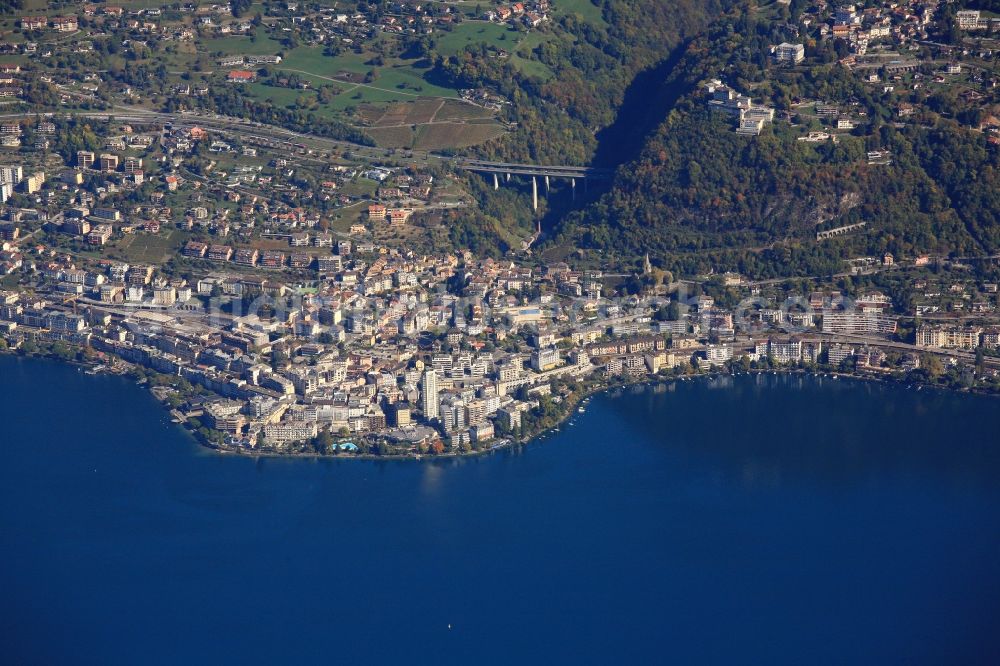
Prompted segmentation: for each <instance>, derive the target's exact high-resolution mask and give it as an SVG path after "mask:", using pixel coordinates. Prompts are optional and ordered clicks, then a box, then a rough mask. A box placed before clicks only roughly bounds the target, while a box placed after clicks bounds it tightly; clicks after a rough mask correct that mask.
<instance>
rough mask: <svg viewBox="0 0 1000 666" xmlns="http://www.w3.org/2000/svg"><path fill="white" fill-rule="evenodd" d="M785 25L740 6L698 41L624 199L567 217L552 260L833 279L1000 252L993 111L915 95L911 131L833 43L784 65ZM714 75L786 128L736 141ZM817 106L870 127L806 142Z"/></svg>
mask: <svg viewBox="0 0 1000 666" xmlns="http://www.w3.org/2000/svg"><path fill="white" fill-rule="evenodd" d="M783 11H785V12H787V10H783ZM782 18H787V16H784V17H783V16H781V15H778V16H777V17H776V16H775V15H774V14H773V13H767V14H765V13H764V12H749V13H748V12H738V11H734V12H733V13H732V14H731V15H729V16H726V17H723V18H722V19H720V20H719V21H717V22H716V23H715V24H714V25H713V27H712V28H711V29H710V30H708V31H707V32H706V34H704V35H703V36H701V37H699V38H697V39H695V40H694V41H693V42H691V43H690V44H689V45H688V47H687V49H686V52H685V54H684V55H683V57H681V58H680V60H679V62H678V64H677V66H676V67H675V68H674V70H673V71H672V72H671V73H670V74H669V75H668V76H667V77H666V79H665V80H662V81H661V82H660V83H659V85H660V86H661V87H673V88H679V89H683V90H685V91H686V93H685V94H684V95H683V96H682V97H681V98H680V99H679V100H678V101H677V103H676V104H675V105H674V106H673V107H670V108H663V109H660V113H661V117H663V121H662V124H661V125H660V127H659V129H658V130H657V131H656V132H655V134H654V135H653V136H651V137H650V138H649V140H648V141H647V142H646V144H645V146H644V147H643V149H642V151H641V155H639V156H638V158H637V159H635V160H633V161H632V162H630V163H628V164H626V165H624V166H622V167H621V168H620V169H619V170H618V173H617V176H616V179H615V182H614V185H613V187H612V189H611V190H610V191H609V192H608V193H607V194H606V195H604V196H603V197H602V198H601V200H600V201H598V202H597V203H595V204H593V205H591V206H589V207H588V208H586V209H585V210H583V211H578V212H575V213H573V214H571V215H569V216H568V217H567V218H566V219H565V220H564V221H563V223H562V225H561V226H560V227H559V229H558V234H557V237H556V238H554V239H553V240H552V241H551V242H550V251H551V252H552V254H553V255H557V254H560V253H565V251H566V250H568V249H571V248H585V249H591V250H597V251H600V252H601V253H602V254H601V256H602V257H603V258H604V260H605V261H608V260H611V261H612V262H615V263H618V264H619V265H623V266H629V265H635V263H636V262H637V261H638V260H639V258H641V257H642V256H643V255H644V254H645V253H646V252H649V253H650V255H651V257H652V259H653V262H654V264H658V265H660V266H662V267H664V268H667V269H670V270H674V271H679V272H682V273H685V274H692V273H702V272H708V271H712V270H714V271H723V270H736V271H740V272H742V273H746V274H750V275H755V276H775V275H785V274H793V273H798V274H818V273H827V272H832V271H834V270H839V269H842V268H843V263H842V260H843V259H844V258H847V257H854V256H859V255H870V254H877V253H881V252H885V251H888V252H893V253H895V254H896V255H897V256H912V255H914V254H916V253H923V252H929V253H941V254H951V255H953V256H963V255H965V254H981V253H993V252H997V251H998V250H1000V159H998V149H997V146H996V145H990V144H989V143H988V142H987V140H986V137H985V135H984V133H983V132H980V131H978V130H977V128H976V125H978V123H979V122H980V121H981V120H982V117H983V115H984V112H983V110H982V109H981V108H979V107H977V106H976V105H975V104H969V103H963V102H962V101H961V99H959V98H958V97H957V96H956V95H953V94H950V93H948V92H947V91H944V92H935V93H933V94H931V93H928V92H924V91H923V90H919V86H914V90H915V91H916V92H913V93H912V95H911V96H910V97H904V98H902V99H903V100H904V102H905V100H909V101H911V102H912V103H913V106H915V107H916V113H915V114H914V115H913V116H910V117H908V118H907V119H906V122H905V123H902V122H898V121H897V118H896V113H897V109H898V108H899V106H900V105H901V104H902V103H904V102H901V101H900V99H901V98H900V96H899V95H898V94H896V95H890V94H889V93H887V92H885V91H884V89H883V88H881V87H878V86H872V85H865V84H864V83H863V79H862V78H861V77H860V76H859V75H858V74H857V73H856V72H851V71H850V70H849V69H847V68H845V67H843V66H841V65H839V64H837V60H838V57H839V56H840V55H841V54H838V53H837V52H836V50H835V48H836V45H834V44H833V43H832V42H825V43H818V44H817V43H814V42H807V55H808V60H807V64H806V65H804V66H800V67H794V68H777V67H775V66H774V65H773V64H772V63H771V62H770V61H769V58H768V52H769V48H770V46H771V45H774V44H778V43H780V42H783V41H786V40H790V39H793V38H794V37H795V35H794V33H793V32H792V31H791V30H790V26H789V24H788V23H787V22H786V21H783V20H780V19H782ZM800 41H801V40H800ZM928 74H930V73H928ZM711 79H720V80H722V81H724V82H725V83H726V84H727V85H729V86H732V87H733V88H735V89H736V90H738V91H741V92H745V93H746V94H749V95H751V96H752V97H753V98H754V100H755V102H757V101H760V102H761V103H763V104H766V105H769V106H771V107H773V108H775V109H776V111H777V117H776V120H775V122H774V123H773V124H769V125H767V126H766V127H765V129H764V130H763V132H762V133H761V134H760V136H741V135H737V134H736V133H735V131H734V129H735V125H734V119H733V117H732V116H731V115H727V114H725V113H722V112H720V111H718V110H714V109H713V107H712V106H711V105H710V104H708V99H709V95H708V93H707V92H706V90H705V88H704V86H703V85H702V84H704V83H705V82H707V81H709V80H711ZM804 99H807V100H822V101H825V102H827V103H832V104H836V105H839V106H840V107H841V108H843V109H847V110H849V112H850V113H851V114H852V115H853V116H854V117H856V118H860V119H861V120H862V122H861V123H860V125H859V127H857V128H856V129H855V130H854V131H852V132H850V133H845V134H844V136H841V137H838V139H839V141H837V142H836V143H834V142H833V141H829V140H828V141H821V142H806V141H803V140H800V139H801V138H802V137H803V136H804V134H805V133H806V130H809V129H819V123H818V120H817V119H816V118H815V117H810V116H808V115H806V113H805V112H804V111H803V110H802V109H801V107H800V106H799V105H798V103H799V101H800V100H804ZM869 151H887V152H888V153H889V154H891V156H892V163H891V164H870V163H869V162H870V161H871V160H870V159H868V158H867V157H866V156H867V155H868V153H869ZM857 222H865V223H866V224H867V226H866V227H865V228H864V229H863V230H862V231H861V232H860V233H857V234H854V235H849V236H846V237H844V238H837V239H831V240H828V241H817V240H816V232H817V231H822V230H825V229H829V228H832V227H836V226H842V225H850V224H854V223H857Z"/></svg>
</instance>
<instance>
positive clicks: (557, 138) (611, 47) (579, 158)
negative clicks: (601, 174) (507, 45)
mask: <svg viewBox="0 0 1000 666" xmlns="http://www.w3.org/2000/svg"><path fill="white" fill-rule="evenodd" d="M736 2H737V0H670V1H665V0H604V1H603V3H602V4H601V6H600V9H601V17H602V20H601V21H592V22H585V21H581V20H579V19H578V18H577V16H576V15H575V14H563V15H562V16H561V17H560V18H559V19H558V21H557V24H556V25H554V26H552V27H551V28H549V30H551V31H552V32H554V33H555V34H556V36H557V39H552V40H545V41H543V42H542V43H541V44H539V46H537V47H536V48H535V50H534V51H533V53H534V55H535V56H536V57H537V59H538V60H539V61H540V62H541V63H542V64H543V65H545V67H546V68H547V70H548V71H550V72H552V76H550V77H537V76H530V75H527V74H525V73H523V72H522V71H520V70H518V69H517V68H516V67H515V66H514V65H513V64H512V63H511V62H510V61H509V60H504V59H499V58H490V57H488V54H486V53H485V52H479V51H477V50H476V49H475V48H472V47H469V48H468V49H466V50H465V51H463V52H461V53H459V54H457V55H452V56H449V57H437V59H436V64H435V71H434V76H435V77H437V78H438V79H439V80H440V81H442V82H445V83H447V84H448V85H453V86H457V87H461V88H475V87H488V88H494V89H496V90H498V91H499V92H500V93H501V94H503V95H504V96H505V97H507V98H509V99H510V100H511V101H512V102H513V104H512V105H511V111H510V117H509V119H508V120H509V121H510V122H511V123H513V124H516V130H515V132H514V133H513V134H512V135H510V136H506V137H504V138H503V139H500V140H497V141H494V142H492V143H490V144H487V145H485V146H483V147H482V148H481V149H480V154H481V155H483V156H486V157H491V158H503V159H509V160H512V161H525V162H543V163H550V164H586V163H589V162H590V161H591V159H592V158H593V156H594V153H595V151H596V149H597V146H598V142H597V139H596V138H595V133H596V132H598V131H599V130H601V129H603V128H605V127H607V126H609V125H611V124H612V123H613V122H614V121H615V118H616V114H617V111H618V109H619V107H620V105H621V104H622V100H623V99H624V97H625V93H626V90H627V89H628V87H629V85H630V84H631V83H632V81H633V79H634V78H635V77H636V75H637V74H638V73H639V72H641V71H643V70H645V69H647V68H651V67H655V66H656V65H658V64H659V63H661V62H663V61H664V60H666V59H667V58H668V57H669V56H670V53H671V51H672V50H673V49H674V48H676V47H677V46H678V45H679V44H680V43H681V42H682V41H683V40H685V39H686V38H689V37H691V36H693V35H696V34H698V33H699V32H700V31H702V30H703V29H704V28H705V27H706V26H708V25H709V24H710V22H711V21H713V20H714V19H716V18H717V17H718V16H719V15H720V14H721V13H722V11H723V9H724V8H726V7H730V6H732V5H734V4H735V3H736Z"/></svg>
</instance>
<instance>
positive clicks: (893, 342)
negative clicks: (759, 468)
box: [0, 172, 1000, 455]
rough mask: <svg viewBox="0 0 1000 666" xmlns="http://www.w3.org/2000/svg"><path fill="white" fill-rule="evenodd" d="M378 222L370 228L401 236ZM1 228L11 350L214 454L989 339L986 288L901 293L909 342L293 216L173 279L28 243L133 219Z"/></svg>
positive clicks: (288, 447)
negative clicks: (95, 375) (175, 426)
mask: <svg viewBox="0 0 1000 666" xmlns="http://www.w3.org/2000/svg"><path fill="white" fill-rule="evenodd" d="M0 173H2V172H0ZM17 186H18V187H23V182H22V183H17ZM167 186H168V185H167V184H166V183H164V184H163V187H167ZM380 213H381V211H376V214H375V218H376V219H375V220H374V221H373V223H374V224H380V225H392V224H396V223H395V222H393V221H391V220H388V219H385V217H384V216H382V217H380ZM369 215H371V212H369ZM4 217H5V219H6V220H7V221H6V222H4V223H3V224H2V226H0V235H2V237H3V239H4V240H3V254H2V255H0V258H2V259H3V261H4V262H5V263H4V266H5V267H6V268H5V272H8V273H10V274H11V275H12V276H16V277H17V278H18V281H17V282H16V283H15V284H16V287H15V288H10V289H8V290H6V291H4V292H3V293H2V294H0V334H2V336H3V339H4V340H5V342H6V346H7V347H9V348H11V349H15V350H17V349H20V350H22V351H24V350H29V351H30V350H36V349H38V348H39V346H45V347H47V348H48V349H49V350H54V353H56V355H63V356H73V355H75V354H74V352H73V351H72V350H85V352H82V353H83V357H85V358H86V359H87V360H88V361H89V362H90V363H91V364H97V365H99V366H100V367H101V368H103V369H107V370H114V371H119V372H122V371H132V372H136V373H137V374H136V376H140V377H143V378H144V381H148V382H149V383H150V384H151V385H155V386H156V388H155V389H154V390H155V391H157V393H158V395H159V396H160V397H161V398H163V399H164V400H165V401H166V402H168V404H169V405H170V406H171V408H172V410H173V414H174V415H175V417H176V418H177V419H178V420H180V421H184V422H187V423H189V424H190V425H192V427H193V428H194V429H195V430H197V431H198V432H199V433H200V435H201V436H202V438H203V439H204V441H205V442H206V443H209V444H211V445H213V446H217V447H220V448H226V449H233V450H240V451H271V452H303V451H308V452H317V451H318V452H321V453H340V454H344V455H356V454H358V453H365V454H367V453H381V454H383V455H427V454H442V453H461V452H472V451H482V450H489V449H490V448H492V447H495V446H497V445H503V444H506V443H509V442H510V441H516V440H518V439H520V438H522V437H525V436H530V435H533V434H535V433H536V432H537V428H538V427H539V426H540V425H543V424H544V425H545V426H549V427H551V426H553V425H556V424H557V423H558V418H555V419H552V420H541V419H540V415H541V416H544V415H549V416H550V417H551V416H552V415H553V414H560V415H561V417H565V416H566V415H567V414H568V413H570V412H571V410H572V409H573V408H574V405H576V404H577V403H578V402H579V401H580V400H581V399H583V398H584V397H585V396H586V395H587V394H588V393H589V392H590V391H592V390H595V389H596V388H599V387H602V386H607V385H610V384H613V383H615V382H619V381H635V380H645V379H648V378H650V377H684V376H689V375H692V374H697V373H701V372H713V371H718V370H722V369H725V370H738V369H740V368H742V369H744V370H750V369H752V368H757V369H760V368H772V369H773V368H782V367H785V368H791V367H801V366H809V367H826V368H831V369H833V370H836V371H850V372H859V373H863V374H869V375H872V376H902V375H905V374H907V373H912V372H914V371H918V370H920V369H921V366H922V364H924V365H926V364H928V363H931V364H932V366H933V367H935V368H937V370H936V372H937V373H939V374H940V373H941V372H943V371H944V369H945V368H946V367H947V366H949V365H951V366H956V365H958V364H960V363H961V364H963V365H965V366H969V365H971V364H972V363H974V362H976V360H977V359H976V358H975V354H976V351H977V350H980V354H981V353H982V350H992V351H994V352H995V351H996V350H997V348H998V344H1000V326H998V325H997V323H996V314H997V310H996V304H997V298H996V294H997V286H996V285H995V284H974V283H972V284H970V283H969V282H968V281H956V282H954V283H952V284H950V285H948V286H947V288H946V289H945V290H944V291H943V292H936V291H934V290H935V289H936V288H938V287H937V286H936V285H929V284H928V281H927V280H921V281H916V282H913V283H911V286H912V287H914V288H916V289H923V290H924V291H923V292H922V296H923V298H921V300H922V301H923V304H921V305H919V306H918V307H919V308H920V310H919V312H920V313H921V315H922V316H923V317H924V319H922V320H921V321H920V323H919V325H918V327H917V328H916V329H914V330H913V332H912V336H913V337H912V339H910V340H904V339H900V336H899V335H898V333H899V331H900V329H899V326H900V322H903V321H905V318H902V319H901V318H900V317H899V315H898V314H897V313H896V312H895V310H896V308H895V307H894V303H893V299H892V298H890V297H889V296H887V295H886V294H884V293H881V292H878V291H874V290H873V291H866V292H863V293H860V294H858V295H857V296H856V297H855V298H851V297H849V296H847V295H845V294H842V293H840V292H838V291H836V290H825V291H816V292H813V293H811V294H809V295H808V296H807V297H803V298H800V299H797V300H794V299H786V300H785V301H780V300H778V298H779V296H778V294H779V292H776V291H773V288H772V287H770V286H767V285H758V284H753V283H748V282H746V281H745V280H743V279H742V278H741V277H740V276H736V275H726V276H718V277H715V278H712V277H709V281H710V283H711V284H717V285H719V286H721V287H723V288H725V289H726V290H727V292H726V293H732V292H733V291H734V290H735V292H736V293H745V294H746V296H748V297H750V298H751V301H746V300H744V301H741V303H740V304H739V305H737V306H735V307H734V306H732V305H728V306H723V305H722V304H721V303H717V302H716V299H715V298H713V297H712V296H710V295H708V294H707V293H706V291H708V289H706V288H703V287H702V286H701V285H700V283H698V282H690V283H684V282H681V283H678V284H674V285H667V284H663V283H662V281H658V280H657V279H656V278H655V276H653V275H652V274H650V275H647V276H645V277H646V278H648V279H647V282H648V283H649V286H648V288H645V289H643V290H642V291H640V292H639V293H638V294H636V295H631V296H629V295H626V294H623V293H622V292H621V291H620V290H609V288H608V287H607V286H606V285H607V284H608V283H609V282H610V278H609V276H606V275H603V274H602V273H600V272H592V271H591V272H580V271H574V270H572V269H571V268H570V266H569V265H567V264H553V265H548V266H545V267H538V266H536V265H531V264H529V263H523V262H518V261H512V260H502V261H498V260H478V259H476V258H474V257H472V256H471V255H469V254H466V255H464V256H456V255H446V256H426V255H417V254H415V253H413V252H411V251H406V250H405V249H401V248H399V247H388V246H385V245H380V244H373V243H354V244H352V243H351V242H350V240H349V239H348V238H344V237H341V236H337V237H336V239H335V238H334V236H332V235H331V234H329V233H324V232H317V231H316V230H315V226H316V223H315V221H313V222H310V221H309V219H308V218H309V216H307V215H306V216H302V217H303V218H304V219H303V220H298V219H297V220H296V221H295V228H301V229H306V231H293V232H290V233H283V234H279V236H280V237H281V238H282V239H284V240H283V241H282V242H286V243H288V244H289V252H288V253H286V252H281V251H277V250H265V251H263V252H258V251H257V250H256V249H254V248H247V247H233V246H230V245H227V244H225V242H224V241H221V240H220V241H219V242H217V243H216V242H213V243H211V244H208V243H200V242H197V241H189V242H187V243H186V244H184V245H183V246H182V247H181V248H180V249H179V252H178V253H179V254H180V255H182V256H183V257H185V258H186V259H187V260H189V261H190V262H191V265H192V266H194V267H196V269H195V270H194V271H193V274H194V275H196V276H197V277H191V278H190V279H187V278H184V277H179V276H178V275H177V274H176V272H171V271H170V270H169V269H166V268H165V267H164V266H162V265H152V264H148V263H127V262H123V261H118V260H112V259H107V258H103V257H101V256H100V253H97V254H92V253H88V252H86V251H82V252H73V251H68V252H63V251H56V250H54V249H51V248H49V247H46V246H45V245H42V244H39V243H37V242H35V238H34V236H36V234H41V233H43V230H44V229H46V228H53V227H55V228H56V229H57V231H56V232H55V233H58V234H71V235H73V236H74V237H76V238H78V239H79V241H80V242H81V244H84V243H85V245H82V246H83V247H86V246H97V247H100V246H102V244H104V243H107V242H108V240H109V239H110V238H111V237H113V236H116V235H120V234H121V233H122V231H121V228H122V227H123V226H128V225H133V224H135V223H134V222H133V221H132V220H131V219H130V217H131V216H126V215H121V214H120V213H119V212H118V211H117V210H109V209H105V208H102V207H99V206H95V207H94V208H93V209H89V210H87V209H82V208H81V207H80V206H79V205H78V206H76V207H75V208H67V209H65V210H63V211H61V212H60V214H58V215H56V216H53V217H52V218H51V219H45V216H44V215H42V214H41V213H40V212H39V211H37V210H35V211H29V210H25V209H17V208H12V207H8V208H7V209H6V212H5V214H4ZM189 222H190V219H188V217H184V218H182V219H180V220H179V221H177V222H176V224H177V225H179V226H181V227H184V226H186V225H187V224H189ZM163 223H164V224H173V222H171V221H169V220H168V219H164V221H163ZM145 224H147V225H148V224H149V223H145ZM404 224H405V222H404ZM137 226H138V225H137ZM132 233H157V232H154V231H152V230H148V229H147V230H145V231H143V232H139V231H133V232H132ZM159 233H162V231H160V232H159ZM297 248H302V249H306V250H309V251H311V253H309V254H301V255H300V254H298V250H297ZM286 254H287V256H286ZM923 261H925V258H916V259H915V260H913V262H912V263H913V264H917V265H916V266H913V267H912V269H914V270H919V268H920V266H919V264H921V263H922V262H923ZM879 269H882V270H899V271H902V270H906V269H904V268H903V267H902V265H901V262H897V261H895V260H894V258H892V257H883V258H882V259H881V260H880V261H879V262H876V263H869V264H867V265H866V264H864V262H862V263H860V264H859V268H858V269H857V273H858V274H859V275H862V274H864V272H865V271H872V270H879ZM7 284H11V283H10V282H8V283H7ZM748 302H749V303H750V304H749V305H748V304H747V303H748ZM935 313H940V314H942V315H944V313H950V314H947V315H945V316H939V317H935ZM959 313H968V315H970V316H971V317H972V318H971V319H967V318H962V317H960V316H959ZM991 320H992V321H993V322H994V323H993V324H989V322H990V321H991ZM911 321H912V320H911ZM977 321H981V322H984V324H980V325H975V322H977ZM908 335H909V334H908ZM83 357H81V358H83ZM989 360H990V362H992V360H993V359H992V358H990V359H989ZM978 362H979V363H980V365H981V367H980V370H979V371H980V373H982V374H984V375H987V376H990V377H993V378H996V377H997V369H996V366H995V365H986V360H985V359H984V358H982V357H980V358H979V359H978ZM129 369H131V370H129ZM926 370H927V369H926V368H925V371H926ZM146 373H148V374H146ZM156 378H159V379H156ZM154 380H155V381H154ZM178 387H187V388H178Z"/></svg>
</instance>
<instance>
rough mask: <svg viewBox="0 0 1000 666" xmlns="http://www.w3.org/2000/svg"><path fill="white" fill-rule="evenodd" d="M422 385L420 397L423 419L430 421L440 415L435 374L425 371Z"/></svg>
mask: <svg viewBox="0 0 1000 666" xmlns="http://www.w3.org/2000/svg"><path fill="white" fill-rule="evenodd" d="M423 384H424V386H423V393H422V394H421V396H420V399H421V402H422V404H421V407H422V408H423V410H424V418H425V419H426V420H428V421H430V420H431V419H436V418H437V417H438V415H439V413H440V412H439V409H438V406H439V405H438V380H437V372H435V371H434V370H425V371H424V382H423Z"/></svg>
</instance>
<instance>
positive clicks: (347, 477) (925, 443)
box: [0, 357, 1000, 665]
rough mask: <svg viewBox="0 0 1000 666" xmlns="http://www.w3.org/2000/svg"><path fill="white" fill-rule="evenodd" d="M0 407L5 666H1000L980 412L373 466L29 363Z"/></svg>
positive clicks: (955, 398) (851, 386) (990, 418)
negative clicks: (199, 431) (252, 448)
mask: <svg viewBox="0 0 1000 666" xmlns="http://www.w3.org/2000/svg"><path fill="white" fill-rule="evenodd" d="M0 398H2V400H0V590H2V594H0V646H2V647H0V655H2V656H0V662H3V663H11V664H31V663H38V664H102V665H110V664H181V663H192V664H194V663H198V664H200V663H231V662H238V663H244V664H278V663H323V664H331V663H336V664H373V663H390V664H396V663H439V664H511V663H540V664H541V663H543V664H557V663H601V664H607V663H672V664H677V663H681V664H687V663H691V664H738V663H759V664H804V663H808V664H897V663H898V664H996V663H1000V661H998V660H1000V436H998V425H1000V423H998V420H1000V409H998V407H1000V401H998V400H995V399H990V398H981V397H974V396H960V395H955V394H949V393H940V392H932V391H927V390H924V391H920V392H917V391H915V390H906V389H903V388H896V387H889V386H882V385H876V384H867V383H862V382H854V381H844V380H839V381H833V380H830V379H810V378H786V377H776V376H765V377H760V378H751V377H737V378H734V379H728V380H698V381H690V382H684V383H681V384H679V385H676V386H675V387H672V388H671V387H661V390H657V391H654V390H652V389H647V390H642V391H636V392H626V393H624V394H622V395H620V396H601V397H598V398H595V399H594V400H593V401H591V403H590V405H589V408H588V409H587V412H586V414H584V415H578V416H576V417H575V418H574V424H573V425H571V426H568V427H564V428H563V429H562V432H561V433H558V434H555V435H553V436H551V437H548V438H546V439H545V440H544V442H542V443H538V444H535V445H532V446H530V447H528V448H527V449H525V450H522V451H520V452H517V453H514V452H509V453H501V454H496V455H493V456H489V457H484V458H478V459H475V460H464V461H453V462H440V463H428V462H423V463H418V462H394V463H374V462H358V461H340V462H338V461H329V460H319V461H317V460H282V459H266V460H253V459H249V458H237V457H227V456H219V455H215V454H211V453H208V452H205V451H203V450H201V449H199V448H198V447H197V445H195V444H194V443H193V442H192V441H191V440H190V438H188V437H187V435H186V434H185V433H184V432H183V431H181V430H179V429H178V428H177V427H176V426H173V425H172V424H170V423H169V421H168V420H167V418H166V414H165V413H164V412H163V410H161V409H160V407H159V406H158V405H157V404H156V403H155V402H154V401H153V400H152V398H151V397H150V396H149V395H148V394H147V393H145V392H144V391H142V390H139V389H136V388H135V387H134V386H133V385H132V384H131V383H129V382H127V381H125V380H121V379H118V378H110V377H88V376H85V375H83V374H82V373H80V372H78V371H77V370H75V369H72V368H68V367H65V366H61V365H57V364H55V363H50V362H47V361H21V360H17V359H14V358H10V357H0ZM449 625H451V628H450V629H449Z"/></svg>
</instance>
